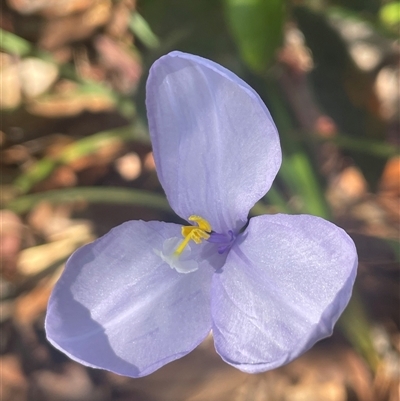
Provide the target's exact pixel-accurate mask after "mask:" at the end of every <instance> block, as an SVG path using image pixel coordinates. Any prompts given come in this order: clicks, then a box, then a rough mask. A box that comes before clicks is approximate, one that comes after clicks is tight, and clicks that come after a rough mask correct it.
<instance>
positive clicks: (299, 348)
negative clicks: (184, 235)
mask: <svg viewBox="0 0 400 401" xmlns="http://www.w3.org/2000/svg"><path fill="white" fill-rule="evenodd" d="M356 269H357V254H356V249H355V246H354V243H353V241H352V240H351V239H350V237H349V236H348V235H347V234H346V233H345V232H344V231H343V230H342V229H340V228H338V227H337V226H335V225H334V224H332V223H329V222H327V221H325V220H323V219H321V218H318V217H313V216H308V215H300V216H289V215H279V214H278V215H270V216H260V217H256V218H252V219H251V220H250V223H249V226H248V227H247V229H246V230H245V232H244V233H243V234H241V235H240V236H239V237H238V239H237V242H236V243H235V245H234V246H233V247H232V249H231V251H230V252H229V255H228V258H227V260H226V263H225V265H224V267H223V268H222V269H221V272H220V273H219V274H215V275H214V277H213V282H212V304H211V313H212V318H213V333H214V338H215V346H216V349H217V352H218V353H219V354H220V355H221V356H222V358H223V359H224V360H225V361H226V362H228V363H230V364H231V365H233V366H235V367H237V368H238V369H240V370H242V371H245V372H249V373H257V372H262V371H265V370H269V369H273V368H276V367H278V366H281V365H283V364H285V363H288V362H289V361H291V360H292V359H294V358H296V357H297V356H299V355H300V354H302V353H303V352H305V351H306V350H308V349H309V348H310V347H311V346H312V345H313V344H314V343H315V342H316V341H318V340H320V339H321V338H324V337H326V336H329V335H330V334H331V332H332V329H333V326H334V324H335V322H336V321H337V319H338V317H339V315H340V314H341V313H342V311H343V309H344V308H345V306H346V305H347V303H348V301H349V299H350V296H351V292H352V287H353V283H354V279H355V275H356Z"/></svg>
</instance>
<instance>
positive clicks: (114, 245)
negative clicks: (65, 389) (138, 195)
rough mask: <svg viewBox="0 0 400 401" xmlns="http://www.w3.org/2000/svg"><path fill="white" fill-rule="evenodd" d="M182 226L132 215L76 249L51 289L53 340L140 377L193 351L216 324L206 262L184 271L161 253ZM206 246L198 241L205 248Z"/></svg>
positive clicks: (74, 354) (78, 356)
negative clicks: (192, 270)
mask: <svg viewBox="0 0 400 401" xmlns="http://www.w3.org/2000/svg"><path fill="white" fill-rule="evenodd" d="M179 233H180V226H178V225H175V224H167V223H161V222H148V223H145V222H143V221H130V222H127V223H125V224H122V225H120V226H118V227H116V228H114V229H113V230H111V231H110V232H109V233H108V234H106V235H105V236H103V237H101V238H100V239H98V240H97V241H95V242H93V243H91V244H89V245H86V246H84V247H82V248H80V249H79V250H77V251H76V252H75V253H74V254H73V255H72V256H71V258H70V259H69V260H68V262H67V265H66V268H65V270H64V273H63V275H62V276H61V278H60V280H59V281H58V283H57V284H56V287H55V289H54V291H53V293H52V295H51V298H50V301H49V307H48V312H47V316H46V331H47V337H48V339H49V340H50V342H51V343H52V344H53V345H54V346H55V347H56V348H58V349H60V350H61V351H63V352H64V353H66V354H67V355H68V356H70V357H71V358H72V359H74V360H76V361H78V362H80V363H83V364H85V365H88V366H91V367H96V368H102V369H107V370H111V371H113V372H116V373H118V374H122V375H126V376H132V377H140V376H144V375H147V374H149V373H151V372H153V371H154V370H156V369H158V368H160V367H161V366H163V365H165V364H166V363H168V362H170V361H173V360H175V359H178V358H180V357H182V356H184V355H186V354H187V353H189V352H190V351H192V350H193V349H194V348H195V347H196V346H197V345H198V344H200V342H201V341H202V340H203V339H204V338H205V337H206V336H207V334H208V333H209V331H210V328H211V318H210V300H209V297H210V295H209V292H210V285H211V277H212V274H213V271H214V268H212V267H211V266H210V265H209V264H208V262H207V261H204V260H198V265H199V269H198V270H197V271H195V272H193V273H188V274H180V273H178V272H177V271H176V270H175V269H172V268H171V267H170V266H168V264H166V263H165V262H163V260H162V258H160V256H158V255H157V252H158V251H159V250H160V249H162V246H163V243H164V241H165V240H166V239H167V238H170V237H177V236H179V235H180V234H179ZM201 248H202V245H198V246H196V250H199V251H200V250H201Z"/></svg>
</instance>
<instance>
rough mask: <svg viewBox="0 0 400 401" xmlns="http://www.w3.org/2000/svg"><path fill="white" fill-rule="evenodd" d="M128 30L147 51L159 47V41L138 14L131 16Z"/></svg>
mask: <svg viewBox="0 0 400 401" xmlns="http://www.w3.org/2000/svg"><path fill="white" fill-rule="evenodd" d="M129 28H130V30H131V31H132V32H133V33H134V34H135V35H136V36H137V37H138V39H139V40H140V41H141V42H142V43H143V44H144V45H145V46H147V47H148V48H149V49H155V48H157V47H158V46H159V45H160V41H159V39H158V38H157V36H156V35H155V34H154V32H153V31H152V30H151V28H150V26H149V24H148V23H147V21H146V20H145V19H144V18H143V17H142V16H141V15H140V14H139V13H138V12H135V13H133V14H132V15H131V18H130V20H129Z"/></svg>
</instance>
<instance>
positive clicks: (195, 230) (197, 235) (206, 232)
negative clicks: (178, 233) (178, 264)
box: [174, 215, 212, 256]
mask: <svg viewBox="0 0 400 401" xmlns="http://www.w3.org/2000/svg"><path fill="white" fill-rule="evenodd" d="M188 220H189V221H193V222H195V223H196V224H197V226H183V227H182V236H183V237H184V240H183V241H182V242H181V243H180V244H179V246H178V247H177V248H176V250H175V252H174V255H175V256H179V255H180V254H181V253H182V252H183V250H184V249H185V248H186V246H187V245H188V243H189V241H190V240H192V241H194V242H195V243H196V244H201V242H202V241H203V240H204V239H205V240H207V239H209V238H210V234H211V231H212V229H211V224H210V223H209V222H208V221H207V220H205V219H203V218H202V217H200V216H196V215H192V216H190V217H189V218H188Z"/></svg>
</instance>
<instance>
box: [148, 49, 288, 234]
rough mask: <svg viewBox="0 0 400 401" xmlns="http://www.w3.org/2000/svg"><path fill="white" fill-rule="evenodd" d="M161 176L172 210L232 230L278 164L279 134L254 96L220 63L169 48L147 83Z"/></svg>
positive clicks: (267, 185)
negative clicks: (197, 216)
mask: <svg viewBox="0 0 400 401" xmlns="http://www.w3.org/2000/svg"><path fill="white" fill-rule="evenodd" d="M146 105H147V115H148V120H149V129H150V135H151V140H152V144H153V149H154V158H155V162H156V167H157V173H158V177H159V179H160V182H161V184H162V186H163V188H164V190H165V192H166V195H167V198H168V200H169V203H170V204H171V206H172V208H173V209H174V210H175V212H176V213H177V214H178V215H179V216H181V217H182V218H184V219H187V218H188V217H189V216H190V215H199V216H201V217H203V218H205V219H206V220H208V221H209V222H210V223H211V226H212V228H213V230H214V231H216V232H221V233H222V232H228V230H233V231H234V232H235V233H237V232H238V230H239V229H240V228H241V227H243V225H244V224H245V222H246V221H247V215H248V212H249V210H250V208H251V207H252V206H253V205H254V203H255V202H256V201H258V200H259V199H260V198H261V197H262V196H263V195H264V194H265V193H266V192H267V191H268V189H269V188H270V186H271V184H272V181H273V180H274V178H275V175H276V174H277V172H278V170H279V167H280V164H281V150H280V144H279V137H278V133H277V130H276V127H275V124H274V122H273V120H272V118H271V115H270V113H269V111H268V110H267V108H266V107H265V105H264V103H263V102H262V100H261V99H260V97H259V96H258V95H257V93H256V92H255V91H254V90H253V89H252V88H250V86H249V85H247V84H246V83H245V82H243V81H242V80H241V79H240V78H238V77H237V76H236V75H234V74H233V73H232V72H230V71H228V70H226V69H225V68H223V67H221V66H220V65H218V64H216V63H214V62H212V61H210V60H206V59H204V58H201V57H198V56H193V55H190V54H185V53H180V52H172V53H170V54H168V55H166V56H164V57H161V58H160V59H159V60H157V61H156V62H155V63H154V64H153V66H152V68H151V70H150V75H149V78H148V81H147V98H146Z"/></svg>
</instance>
